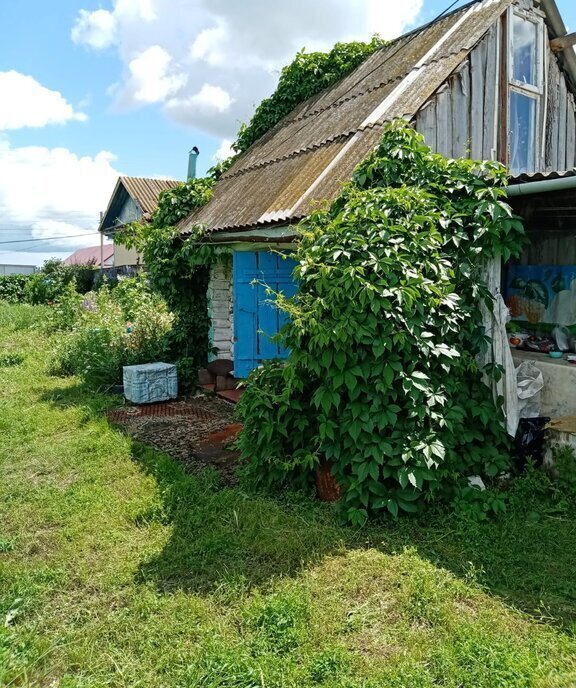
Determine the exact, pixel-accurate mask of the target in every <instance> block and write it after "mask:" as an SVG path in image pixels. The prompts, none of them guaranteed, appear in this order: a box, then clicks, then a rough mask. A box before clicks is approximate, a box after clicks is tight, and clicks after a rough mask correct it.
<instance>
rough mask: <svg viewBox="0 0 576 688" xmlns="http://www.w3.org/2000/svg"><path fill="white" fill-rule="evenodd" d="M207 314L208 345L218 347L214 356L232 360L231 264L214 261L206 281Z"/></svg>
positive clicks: (232, 307) (232, 299) (232, 304)
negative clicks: (207, 281) (208, 318)
mask: <svg viewBox="0 0 576 688" xmlns="http://www.w3.org/2000/svg"><path fill="white" fill-rule="evenodd" d="M208 315H209V316H210V320H211V323H212V324H211V327H210V345H211V346H213V347H216V348H217V349H218V351H217V353H216V354H213V355H211V356H210V360H214V359H215V358H229V359H231V360H234V298H233V286H232V265H231V263H230V262H228V263H227V264H224V263H222V262H218V263H216V265H214V266H213V267H212V270H211V271H210V281H209V283H208Z"/></svg>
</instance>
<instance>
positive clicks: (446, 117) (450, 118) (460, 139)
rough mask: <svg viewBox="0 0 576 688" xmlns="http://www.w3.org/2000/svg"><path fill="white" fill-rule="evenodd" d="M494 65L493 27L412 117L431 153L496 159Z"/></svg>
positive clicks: (495, 39)
mask: <svg viewBox="0 0 576 688" xmlns="http://www.w3.org/2000/svg"><path fill="white" fill-rule="evenodd" d="M498 63H499V50H498V31H497V29H496V27H493V28H492V29H491V30H490V32H489V33H488V34H487V35H486V36H485V37H484V38H483V39H482V41H481V42H480V43H479V44H478V46H477V47H476V48H475V49H474V50H473V51H472V52H471V53H470V56H469V58H468V60H466V62H464V64H463V65H462V66H461V67H460V68H459V70H458V71H457V72H456V73H455V74H453V75H452V76H451V77H450V79H449V80H448V81H447V82H446V83H445V84H444V85H443V86H442V87H441V88H440V90H439V91H438V92H437V93H436V95H435V96H434V97H433V98H431V99H430V100H429V101H428V102H427V103H426V104H425V105H424V107H423V108H422V109H421V110H420V111H419V112H418V113H417V115H416V118H415V126H416V129H417V130H418V131H419V132H420V133H421V134H423V136H424V138H425V139H426V142H427V143H428V145H429V146H431V148H432V149H433V150H435V151H437V152H438V153H442V155H446V156H447V157H452V158H456V157H462V156H464V157H472V158H483V159H493V158H495V157H496V154H497V136H498V111H497V108H496V104H497V103H498V94H497V89H498V78H497V72H498Z"/></svg>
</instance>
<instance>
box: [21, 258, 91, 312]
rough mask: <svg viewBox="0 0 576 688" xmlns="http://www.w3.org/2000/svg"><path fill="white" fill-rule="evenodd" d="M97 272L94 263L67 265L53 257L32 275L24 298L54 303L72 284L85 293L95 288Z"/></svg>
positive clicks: (40, 302) (29, 300)
mask: <svg viewBox="0 0 576 688" xmlns="http://www.w3.org/2000/svg"><path fill="white" fill-rule="evenodd" d="M97 274H98V272H97V270H96V269H95V268H94V266H92V265H66V264H65V263H63V262H62V261H61V260H58V259H56V258H52V259H50V260H47V261H45V263H44V265H43V267H42V270H41V271H40V272H37V273H35V274H34V275H30V277H29V279H28V281H27V284H26V289H25V291H24V299H25V300H26V301H27V302H28V303H32V304H43V303H54V302H57V301H58V300H59V299H60V297H61V296H62V295H63V294H64V293H65V292H66V290H67V288H68V287H69V286H70V285H74V289H75V290H76V291H77V292H78V293H80V294H85V293H87V292H88V291H90V290H91V289H92V288H93V286H94V280H95V277H96V275H97Z"/></svg>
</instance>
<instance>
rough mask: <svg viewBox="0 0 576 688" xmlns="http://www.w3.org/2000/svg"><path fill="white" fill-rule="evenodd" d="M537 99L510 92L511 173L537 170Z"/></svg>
mask: <svg viewBox="0 0 576 688" xmlns="http://www.w3.org/2000/svg"><path fill="white" fill-rule="evenodd" d="M537 102H538V101H537V99H536V98H532V97H531V96H528V95H525V94H524V93H520V92H519V91H515V90H512V91H510V171H511V172H512V174H520V173H521V172H533V171H534V170H535V168H536V160H535V158H536V156H535V152H536V145H535V144H536V105H537Z"/></svg>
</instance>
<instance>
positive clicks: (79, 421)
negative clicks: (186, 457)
mask: <svg viewBox="0 0 576 688" xmlns="http://www.w3.org/2000/svg"><path fill="white" fill-rule="evenodd" d="M41 313H42V311H34V310H33V309H29V308H26V309H22V308H21V307H0V340H1V341H0V352H5V351H12V352H20V353H22V355H23V356H24V359H23V360H22V362H20V363H19V364H17V365H12V366H8V367H4V368H0V438H1V439H0V475H1V479H0V685H3V686H8V685H12V686H54V687H59V688H87V687H94V688H96V687H98V688H100V687H101V686H146V687H148V686H149V687H151V688H152V687H154V688H157V687H159V686H167V687H168V686H169V687H172V686H182V687H184V686H190V687H192V686H201V687H203V688H228V687H237V688H252V687H253V688H256V687H260V688H261V687H262V686H264V687H266V688H272V687H277V688H280V687H283V688H287V687H294V688H296V687H298V688H301V687H306V686H327V687H329V688H361V687H362V688H376V687H380V686H385V687H388V686H391V687H393V688H394V687H396V688H424V687H425V688H429V687H430V688H431V687H432V686H444V687H448V688H468V687H469V688H500V687H504V688H520V687H522V688H531V687H532V686H534V687H538V688H554V687H556V688H569V687H571V686H575V685H576V660H575V656H576V641H575V640H574V637H573V629H574V626H573V624H574V619H575V618H576V584H575V583H574V570H576V567H575V566H574V564H575V553H576V523H575V522H574V521H570V520H569V519H567V518H562V519H552V518H547V517H545V516H543V517H542V518H540V519H536V520H534V522H533V523H531V524H530V523H526V521H525V519H524V518H523V517H522V518H521V517H520V516H514V514H509V515H508V516H507V517H506V519H505V520H504V521H502V522H501V523H495V524H487V525H482V526H466V525H463V524H461V523H458V522H456V521H454V520H451V519H447V518H443V519H440V518H437V519H435V521H434V522H433V523H428V524H426V523H417V522H413V521H410V522H403V523H401V524H400V525H393V524H389V525H387V526H384V525H380V526H372V527H370V528H366V529H363V530H360V531H354V530H351V529H349V528H343V527H340V526H339V525H338V518H337V515H336V514H335V512H334V509H333V508H331V507H324V506H321V505H318V504H314V503H311V502H309V501H308V500H307V499H305V498H302V497H296V496H286V497H284V498H282V499H271V498H267V497H264V496H257V495H253V494H249V493H247V492H244V491H243V490H242V489H240V488H237V489H230V488H226V489H222V488H221V487H219V485H218V480H217V476H216V475H214V474H211V473H206V474H204V475H202V476H195V477H194V476H190V475H187V474H185V473H184V472H183V470H182V469H181V467H180V466H179V465H178V464H177V463H176V462H174V461H172V460H171V459H170V458H169V457H167V456H164V455H162V454H159V453H158V452H155V451H152V450H150V449H147V448H145V447H143V446H139V445H134V444H133V443H132V442H131V441H130V439H129V438H127V437H126V436H125V435H123V434H121V433H120V432H119V431H117V430H115V429H113V428H111V427H110V426H109V425H108V423H107V422H106V420H105V418H104V416H103V413H102V412H103V410H104V409H105V408H106V407H107V406H109V405H111V404H113V403H115V400H114V399H113V398H110V397H105V396H98V395H88V393H86V392H85V391H84V390H83V389H82V388H81V387H80V386H79V385H78V382H77V381H76V380H74V379H62V378H54V377H49V376H48V375H47V374H46V372H45V361H46V357H47V354H48V349H49V346H50V345H49V342H48V341H47V340H46V338H45V337H44V335H43V334H42V332H41V330H40V329H39V328H37V327H35V325H34V323H35V322H36V319H37V318H38V317H40V315H41ZM520 608H521V609H523V610H524V611H523V612H521V611H518V610H517V609H520Z"/></svg>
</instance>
